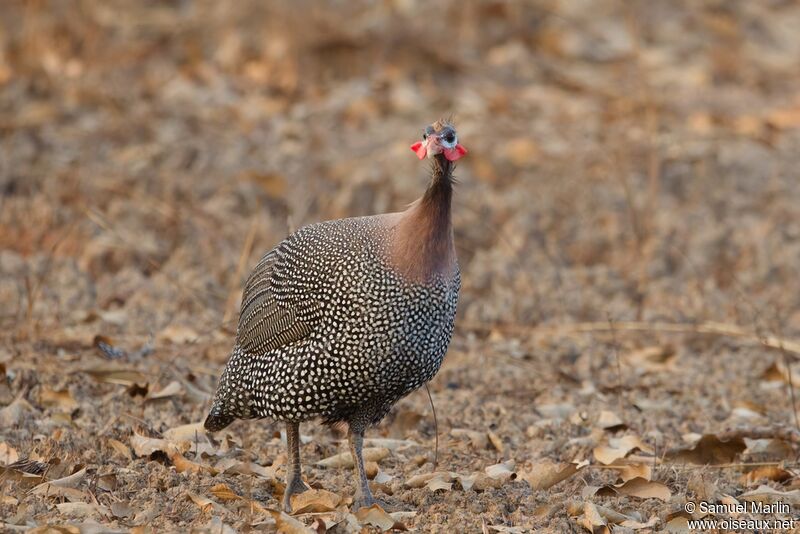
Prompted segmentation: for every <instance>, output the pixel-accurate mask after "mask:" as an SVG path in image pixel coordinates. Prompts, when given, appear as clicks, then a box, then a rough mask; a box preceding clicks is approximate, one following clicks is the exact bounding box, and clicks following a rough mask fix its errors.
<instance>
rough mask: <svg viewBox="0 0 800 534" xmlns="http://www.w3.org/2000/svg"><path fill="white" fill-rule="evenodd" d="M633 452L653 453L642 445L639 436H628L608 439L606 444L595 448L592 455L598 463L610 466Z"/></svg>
mask: <svg viewBox="0 0 800 534" xmlns="http://www.w3.org/2000/svg"><path fill="white" fill-rule="evenodd" d="M635 450H640V451H642V452H646V453H652V452H653V449H652V448H650V446H648V445H647V444H646V443H644V442H643V441H642V440H641V438H639V436H633V435H629V436H623V437H621V438H609V439H608V440H607V442H606V443H601V444H600V445H598V446H597V447H595V448H594V451H593V453H594V457H595V458H596V459H597V461H598V462H600V463H602V464H605V465H610V464H612V463H614V462H615V461H617V460H619V459H620V458H624V457H626V456H627V455H628V454H630V453H631V452H633V451H635Z"/></svg>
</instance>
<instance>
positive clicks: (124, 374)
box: [80, 367, 147, 386]
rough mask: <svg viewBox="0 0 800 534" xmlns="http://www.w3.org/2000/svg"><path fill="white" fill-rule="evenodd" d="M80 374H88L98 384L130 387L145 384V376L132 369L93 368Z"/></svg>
mask: <svg viewBox="0 0 800 534" xmlns="http://www.w3.org/2000/svg"><path fill="white" fill-rule="evenodd" d="M80 372H83V373H86V374H88V375H89V376H91V377H92V378H94V379H95V380H97V381H98V382H105V383H107V384H119V385H122V386H132V385H134V384H144V383H146V382H147V376H145V375H144V374H142V373H141V372H139V371H136V370H134V369H116V368H108V367H94V368H91V369H84V370H82V371H80Z"/></svg>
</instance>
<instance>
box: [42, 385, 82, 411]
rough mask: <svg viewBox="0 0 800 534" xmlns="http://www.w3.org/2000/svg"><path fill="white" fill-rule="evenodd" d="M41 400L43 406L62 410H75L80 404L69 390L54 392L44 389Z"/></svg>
mask: <svg viewBox="0 0 800 534" xmlns="http://www.w3.org/2000/svg"><path fill="white" fill-rule="evenodd" d="M40 399H41V402H42V405H43V406H47V407H50V408H61V409H63V410H67V411H69V410H73V409H74V408H75V407H76V406H78V402H77V401H76V400H75V398H74V397H73V396H72V393H70V391H69V390H68V389H61V390H58V391H56V390H54V389H50V388H47V387H45V388H42V391H41V393H40Z"/></svg>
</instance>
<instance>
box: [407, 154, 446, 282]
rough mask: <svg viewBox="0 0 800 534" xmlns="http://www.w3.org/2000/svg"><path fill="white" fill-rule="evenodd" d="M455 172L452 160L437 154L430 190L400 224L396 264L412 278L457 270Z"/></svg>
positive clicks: (419, 280)
mask: <svg viewBox="0 0 800 534" xmlns="http://www.w3.org/2000/svg"><path fill="white" fill-rule="evenodd" d="M452 171H453V163H452V162H450V161H447V159H445V158H444V157H443V156H441V155H437V156H434V159H433V169H432V172H431V181H430V183H429V184H428V189H427V190H426V191H425V194H424V195H423V196H422V198H420V199H419V200H417V201H416V202H414V203H413V204H412V205H411V206H410V207H409V208H408V209H407V210H406V211H405V212H403V214H402V218H401V221H400V223H399V225H398V227H397V234H396V241H395V245H394V251H393V252H394V253H393V256H394V260H395V265H396V266H397V267H398V268H399V269H400V271H401V273H402V274H404V275H406V276H407V277H408V278H410V279H411V280H412V281H415V282H424V281H426V280H429V279H430V278H431V276H433V275H436V274H447V273H448V272H451V271H453V267H454V265H455V247H454V245H453V225H452V222H451V202H452V198H453V175H452Z"/></svg>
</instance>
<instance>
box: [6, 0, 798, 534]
mask: <svg viewBox="0 0 800 534" xmlns="http://www.w3.org/2000/svg"><path fill="white" fill-rule="evenodd" d="M523 4H524V5H523ZM798 28H800V6H799V5H798V4H797V3H795V2H783V1H770V2H719V1H711V0H709V1H697V2H695V1H692V2H690V1H681V0H670V1H663V2H647V1H636V2H619V1H610V0H609V1H606V0H601V1H595V2H583V1H581V2H566V1H564V2H549V1H541V2H538V1H537V2H529V3H511V2H498V1H489V0H485V1H476V2H463V1H462V2H456V1H449V0H443V1H440V2H435V3H432V2H422V1H417V0H398V1H394V2H390V1H385V2H352V3H350V2H347V3H346V2H340V3H336V5H335V7H328V8H322V7H321V6H320V4H319V3H316V2H311V1H301V2H293V3H280V2H275V3H265V2H258V1H255V0H253V1H232V0H223V1H210V0H209V1H194V2H180V1H174V2H116V1H115V2H107V1H101V0H84V1H56V0H54V1H49V2H48V1H38V2H33V1H31V2H21V1H13V0H12V1H8V2H2V4H0V369H2V371H3V372H2V373H0V379H3V380H0V466H6V467H2V468H0V469H2V474H0V522H1V523H2V525H3V526H2V529H3V530H5V531H8V532H15V531H24V530H26V529H35V528H38V529H39V530H34V531H36V532H50V530H47V527H46V525H53V526H59V528H61V529H62V530H58V532H108V531H113V532H116V531H120V532H127V531H133V532H187V531H197V532H204V531H205V532H215V533H216V532H230V531H248V530H256V531H266V532H273V531H275V530H278V529H280V530H282V531H287V532H302V531H304V530H303V528H305V527H302V526H298V525H294V526H292V525H291V524H290V521H289V519H287V518H286V517H285V516H281V515H279V514H277V513H272V512H270V510H271V509H272V510H274V509H277V508H278V506H279V502H278V500H276V496H278V499H279V495H280V492H281V490H282V482H281V480H282V478H283V473H284V471H283V466H284V464H285V453H284V448H283V446H282V444H281V437H280V430H281V427H280V425H278V424H276V423H273V422H270V421H256V422H253V421H249V422H237V423H236V424H234V425H232V426H231V427H229V428H228V429H226V430H225V431H224V432H221V433H219V434H218V435H215V436H211V437H210V438H209V437H206V436H205V435H204V434H203V433H202V431H201V430H200V429H199V427H198V426H197V425H196V423H199V422H201V421H202V420H203V418H204V415H205V412H206V410H207V408H208V404H209V395H210V394H211V393H212V392H213V390H214V386H215V382H216V379H217V377H218V374H219V372H220V370H221V368H222V366H223V364H224V362H225V360H226V358H227V355H228V352H227V351H228V350H229V349H230V347H231V343H232V338H233V334H234V330H235V324H236V318H237V312H238V305H239V299H240V297H241V287H242V283H243V280H244V277H245V276H246V275H247V273H248V271H249V270H250V269H251V268H252V267H253V266H254V265H255V263H256V261H257V260H258V258H259V257H260V255H261V254H262V253H263V252H265V251H266V250H268V249H269V248H271V247H272V246H273V245H274V244H275V243H276V242H278V241H279V240H280V239H281V238H282V237H284V236H285V235H286V234H287V232H288V231H289V229H290V228H296V227H298V226H300V225H303V224H306V223H309V222H314V221H318V220H324V219H331V218H338V217H344V216H353V215H362V214H370V213H378V212H385V211H391V210H397V209H399V208H402V207H403V206H404V205H406V204H407V203H409V202H411V201H412V200H413V199H414V198H416V197H417V196H418V195H419V194H420V193H421V192H422V190H423V188H424V185H425V180H426V168H425V166H424V165H423V164H421V163H420V162H418V161H417V160H416V158H414V156H413V154H412V153H411V152H410V151H409V150H408V145H409V144H411V143H412V142H414V141H415V140H416V138H417V137H418V136H419V134H420V132H421V129H422V127H424V125H426V124H428V123H429V122H431V121H432V120H434V119H436V118H437V117H438V116H439V115H442V114H449V113H451V112H452V113H455V118H456V123H457V125H458V128H459V133H460V138H461V140H462V142H463V143H464V144H465V145H466V146H467V147H468V148H469V149H470V154H469V157H467V158H466V159H465V160H463V163H462V164H461V165H460V166H459V169H458V177H459V180H460V185H459V186H458V189H457V193H456V200H455V202H456V204H455V210H454V214H455V215H454V217H455V227H456V234H457V235H456V239H457V244H458V249H459V258H460V263H461V266H462V276H463V280H464V284H463V291H462V295H461V301H460V304H459V313H458V318H457V326H456V334H455V337H454V340H453V342H452V345H451V348H450V351H449V353H448V356H447V359H446V361H445V364H444V367H443V368H442V370H441V372H440V373H439V374H438V376H437V377H436V378H435V379H434V380H433V381H432V382H431V383H430V390H431V393H432V396H433V399H434V402H435V406H436V409H437V414H438V431H439V438H440V439H439V449H438V465H437V466H436V467H435V470H436V473H435V474H433V475H431V473H433V472H434V466H433V459H434V435H435V432H434V424H433V419H432V413H431V408H430V405H429V403H428V398H427V395H426V394H425V392H424V391H420V392H417V393H414V394H412V395H410V396H409V397H408V398H406V399H404V400H403V401H401V402H400V403H399V404H398V405H397V406H396V408H395V410H394V411H393V412H392V414H390V416H389V417H388V418H387V419H386V420H385V421H384V422H383V423H382V424H381V425H380V426H379V427H378V428H376V429H374V431H373V432H372V433H371V437H373V438H383V439H384V440H386V439H388V440H391V441H380V442H373V443H372V445H374V446H376V447H378V448H381V447H382V448H388V449H390V450H389V451H388V454H387V453H386V452H385V451H384V453H383V454H385V457H384V458H382V459H381V460H380V461H379V462H377V466H372V468H373V470H376V472H377V475H376V479H375V481H374V487H375V491H376V494H378V496H380V497H382V498H384V499H385V500H387V501H388V502H389V503H390V504H391V505H392V506H393V507H394V508H396V509H398V510H402V511H405V512H408V513H405V514H400V515H397V516H396V517H395V518H393V519H392V520H391V521H389V522H390V523H391V522H393V521H394V519H397V520H398V522H399V523H403V524H404V526H406V527H407V528H409V529H413V530H416V531H418V532H529V531H533V530H542V531H547V532H586V531H593V532H601V531H607V530H608V529H609V528H612V529H613V531H614V532H634V531H636V532H660V531H666V530H669V531H678V532H679V531H685V529H686V528H687V520H688V519H690V518H691V517H690V516H689V514H687V513H685V512H684V511H683V510H684V503H686V502H689V501H692V502H699V501H708V502H714V503H730V502H734V500H735V501H737V502H747V501H756V502H770V501H780V502H786V503H790V504H792V505H794V504H800V489H798V488H800V478H798V466H797V464H796V462H795V460H796V457H797V454H798V449H799V446H798V431H797V427H796V424H797V421H796V417H797V416H796V409H793V397H794V395H793V393H795V392H794V391H792V389H791V385H790V384H789V383H788V382H789V379H790V377H791V376H792V375H791V374H790V373H788V372H787V367H786V365H787V363H791V362H793V361H794V357H795V355H796V354H797V353H798V352H800V350H799V349H798V345H797V341H796V340H798V339H800V297H799V295H800V284H798V279H799V278H800V271H798V267H799V266H800V210H799V209H798V206H800V187H799V186H798V168H800V91H799V90H800V84H799V82H800V68H799V67H800V32H798ZM793 340H795V341H793ZM793 383H794V384H795V385H798V384H800V375H798V376H795V377H794V378H793ZM183 425H195V426H183ZM302 433H303V435H304V436H305V438H304V444H303V447H302V456H303V459H304V462H305V467H304V475H305V477H306V478H307V480H308V482H309V483H310V484H311V485H312V486H313V487H315V488H320V489H324V490H328V491H330V492H332V493H331V494H327V493H324V492H320V493H319V494H317V496H316V497H315V498H314V499H311V500H310V504H309V509H310V510H323V511H322V512H316V513H310V512H309V513H303V514H299V515H297V516H296V519H297V520H299V521H300V522H301V523H303V524H305V525H308V526H313V529H314V532H325V531H326V529H327V531H329V532H358V531H360V530H361V529H364V530H365V531H372V530H381V529H382V528H387V527H388V526H390V525H386V524H385V523H386V521H387V519H386V516H384V515H381V514H380V513H379V511H373V516H371V517H366V516H364V515H363V514H362V515H359V516H356V515H353V514H352V513H350V511H349V507H348V504H349V501H348V499H349V498H350V497H351V495H352V478H351V472H350V470H349V469H347V468H344V467H333V468H325V467H322V466H318V465H315V464H316V463H317V462H319V461H321V460H323V459H325V458H328V457H330V456H333V455H335V454H337V453H339V452H343V451H345V450H346V446H345V445H344V443H343V441H342V437H343V436H342V434H341V433H340V432H338V431H336V430H332V429H329V428H326V427H323V426H320V425H317V424H306V425H304V426H303V427H302ZM487 468H488V469H487ZM331 509H332V510H331ZM324 510H329V511H324ZM413 512H415V514H414V513H413ZM702 515H703V514H702V513H699V512H696V513H695V515H694V517H695V518H697V517H700V516H702ZM793 516H794V512H793V511H790V512H788V513H783V514H777V515H776V514H773V515H772V516H770V518H775V517H793ZM709 517H711V518H715V517H716V518H720V519H721V518H725V517H728V515H727V514H725V513H717V514H711V515H710V516H709ZM741 517H749V516H747V515H744V516H741ZM380 525H383V526H380ZM398 526H399V525H398ZM291 529H295V530H291ZM745 530H746V529H745ZM52 531H55V530H52Z"/></svg>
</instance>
